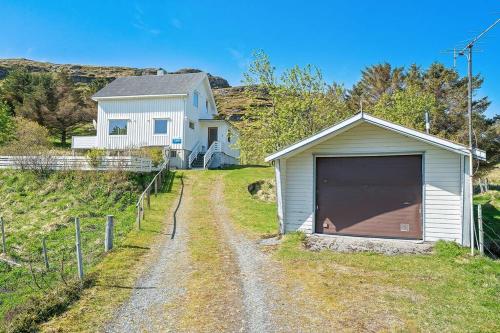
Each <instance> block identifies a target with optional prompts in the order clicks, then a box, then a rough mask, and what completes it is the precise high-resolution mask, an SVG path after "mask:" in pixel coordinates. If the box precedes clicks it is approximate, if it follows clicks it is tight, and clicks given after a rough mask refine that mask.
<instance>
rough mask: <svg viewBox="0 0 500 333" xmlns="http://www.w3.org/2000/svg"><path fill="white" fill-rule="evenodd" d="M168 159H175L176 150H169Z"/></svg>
mask: <svg viewBox="0 0 500 333" xmlns="http://www.w3.org/2000/svg"><path fill="white" fill-rule="evenodd" d="M170 157H172V158H176V157H177V150H171V151H170Z"/></svg>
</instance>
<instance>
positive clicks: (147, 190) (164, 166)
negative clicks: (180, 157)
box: [135, 158, 170, 229]
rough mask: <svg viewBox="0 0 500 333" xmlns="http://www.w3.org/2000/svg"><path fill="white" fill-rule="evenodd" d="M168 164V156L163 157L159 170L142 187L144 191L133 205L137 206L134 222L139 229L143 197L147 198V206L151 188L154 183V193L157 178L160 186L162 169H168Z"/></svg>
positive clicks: (156, 187)
mask: <svg viewBox="0 0 500 333" xmlns="http://www.w3.org/2000/svg"><path fill="white" fill-rule="evenodd" d="M169 165H170V161H169V159H168V158H166V159H165V161H164V162H163V164H162V165H161V166H160V171H158V173H157V174H156V175H155V176H154V177H153V179H152V180H151V182H150V183H149V185H148V186H146V188H145V189H144V191H143V192H142V193H141V195H140V196H139V200H137V203H136V204H135V207H136V208H137V217H136V222H137V227H138V228H139V229H140V228H141V220H143V219H144V198H147V203H148V208H149V205H150V197H151V188H152V187H153V185H155V194H156V191H157V189H158V179H159V180H160V188H161V186H162V181H163V171H165V170H167V171H168V170H169Z"/></svg>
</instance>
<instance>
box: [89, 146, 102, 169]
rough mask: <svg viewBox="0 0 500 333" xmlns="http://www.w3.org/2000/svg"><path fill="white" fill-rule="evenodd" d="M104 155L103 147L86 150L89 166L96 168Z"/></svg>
mask: <svg viewBox="0 0 500 333" xmlns="http://www.w3.org/2000/svg"><path fill="white" fill-rule="evenodd" d="M104 155H105V151H104V150H103V149H91V150H89V151H88V152H87V160H88V162H89V164H90V166H91V167H93V168H97V167H98V166H99V164H101V159H102V157H103V156H104Z"/></svg>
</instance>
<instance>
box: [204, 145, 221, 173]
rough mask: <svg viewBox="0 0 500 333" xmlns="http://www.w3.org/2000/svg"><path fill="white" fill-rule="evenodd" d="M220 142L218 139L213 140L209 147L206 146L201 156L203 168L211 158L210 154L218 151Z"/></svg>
mask: <svg viewBox="0 0 500 333" xmlns="http://www.w3.org/2000/svg"><path fill="white" fill-rule="evenodd" d="M220 151H221V149H220V142H219V141H214V142H213V143H212V145H211V146H210V148H208V150H207V152H206V153H205V156H203V168H204V169H206V168H207V165H208V163H209V162H210V160H211V159H212V156H213V155H214V153H216V152H220Z"/></svg>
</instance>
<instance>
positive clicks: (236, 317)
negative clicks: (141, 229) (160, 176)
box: [105, 172, 332, 333]
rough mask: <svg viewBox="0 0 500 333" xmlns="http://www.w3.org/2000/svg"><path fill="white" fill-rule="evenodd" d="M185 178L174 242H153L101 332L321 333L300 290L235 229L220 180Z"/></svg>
mask: <svg viewBox="0 0 500 333" xmlns="http://www.w3.org/2000/svg"><path fill="white" fill-rule="evenodd" d="M188 179H189V180H187V181H186V180H185V189H184V196H183V199H182V202H181V205H180V209H179V212H178V219H177V228H176V229H177V232H176V237H175V238H174V239H173V240H171V239H170V237H167V236H166V237H165V238H164V240H163V242H162V243H161V244H159V249H158V253H157V255H156V256H154V259H153V260H152V262H151V265H150V267H149V268H148V269H146V270H145V271H146V272H147V273H146V274H145V275H144V276H142V277H141V278H140V280H139V281H138V283H137V285H136V287H135V289H134V291H133V293H132V296H131V298H130V299H129V301H128V302H127V303H126V304H124V305H123V306H122V307H121V308H120V309H119V311H118V312H117V313H116V316H115V318H114V320H113V321H112V322H111V323H109V324H108V325H107V327H106V330H105V331H106V332H214V331H217V332H252V333H253V332H305V331H315V332H324V331H325V326H324V324H325V321H324V320H320V318H321V317H322V316H321V315H318V312H319V313H320V312H321V309H319V308H318V306H317V305H316V304H314V303H311V302H309V301H307V300H308V298H307V295H304V293H303V290H304V286H303V285H301V284H300V283H298V282H295V281H294V282H290V281H289V280H287V279H286V278H285V276H284V274H286V273H284V272H283V267H281V265H280V263H279V262H277V261H276V260H274V259H273V258H272V255H270V254H268V253H266V252H264V251H263V248H262V246H261V245H259V244H258V242H257V241H255V240H250V239H248V238H247V237H245V236H244V235H243V234H242V233H241V231H239V230H237V229H236V228H235V227H234V225H233V223H232V221H231V217H230V214H229V212H228V209H227V207H226V206H225V204H224V183H223V179H222V176H220V175H218V176H215V177H214V175H213V174H202V173H201V172H199V173H194V172H193V173H189V174H188ZM195 198H196V200H195ZM172 227H173V226H170V229H172ZM326 327H327V330H326V331H328V330H330V329H331V328H332V327H331V326H330V327H328V326H326Z"/></svg>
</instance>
